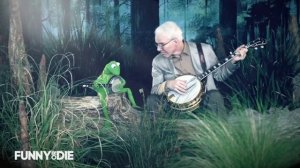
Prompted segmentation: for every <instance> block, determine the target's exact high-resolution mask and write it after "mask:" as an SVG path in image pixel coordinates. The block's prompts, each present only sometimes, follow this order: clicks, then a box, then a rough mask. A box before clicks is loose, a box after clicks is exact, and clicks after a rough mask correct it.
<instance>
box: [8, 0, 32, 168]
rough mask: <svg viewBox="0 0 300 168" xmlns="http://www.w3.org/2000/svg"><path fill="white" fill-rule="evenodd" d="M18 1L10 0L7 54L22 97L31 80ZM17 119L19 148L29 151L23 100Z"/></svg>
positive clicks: (26, 163)
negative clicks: (18, 124)
mask: <svg viewBox="0 0 300 168" xmlns="http://www.w3.org/2000/svg"><path fill="white" fill-rule="evenodd" d="M19 3H20V2H19V0H11V1H10V6H9V7H10V29H9V43H8V55H9V63H10V68H11V72H12V79H13V82H14V84H15V85H16V88H19V94H21V95H20V97H24V96H27V95H29V94H30V92H31V90H30V87H31V86H32V80H31V72H30V68H29V63H28V60H27V56H26V53H25V46H24V39H23V34H22V33H23V31H22V23H21V16H20V5H19ZM19 120H20V129H21V134H20V137H21V146H22V149H21V150H23V151H29V150H30V144H29V139H30V138H29V134H28V128H27V124H28V123H27V120H28V117H27V113H26V111H25V103H24V101H23V100H20V102H19ZM21 165H22V167H23V168H31V167H35V166H34V162H33V161H32V160H27V161H21Z"/></svg>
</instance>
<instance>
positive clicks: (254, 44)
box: [199, 38, 267, 80]
mask: <svg viewBox="0 0 300 168" xmlns="http://www.w3.org/2000/svg"><path fill="white" fill-rule="evenodd" d="M266 44H267V42H266V41H265V40H264V39H262V38H257V39H256V40H253V41H251V42H249V43H248V44H246V47H247V48H254V49H255V50H257V49H258V47H260V48H264V45H266ZM236 54H238V53H233V52H230V57H228V58H225V59H224V61H222V62H219V63H218V64H216V65H214V66H213V67H211V68H209V69H208V70H206V71H205V72H203V73H202V74H200V75H199V78H200V80H203V79H204V78H206V77H207V76H208V75H209V74H211V73H212V72H214V71H215V70H217V69H218V68H220V67H221V66H223V65H225V64H226V63H227V62H229V61H230V60H231V59H232V58H233V57H234V56H235V55H236Z"/></svg>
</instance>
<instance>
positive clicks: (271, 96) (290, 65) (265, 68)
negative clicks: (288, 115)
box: [225, 28, 300, 112]
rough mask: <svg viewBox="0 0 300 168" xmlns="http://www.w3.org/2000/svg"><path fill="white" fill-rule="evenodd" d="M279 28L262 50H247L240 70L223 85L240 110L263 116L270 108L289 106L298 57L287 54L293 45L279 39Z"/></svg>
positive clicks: (287, 40)
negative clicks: (241, 108) (254, 110)
mask: <svg viewBox="0 0 300 168" xmlns="http://www.w3.org/2000/svg"><path fill="white" fill-rule="evenodd" d="M282 32H284V30H282V28H278V31H277V32H274V33H270V34H272V35H273V36H270V37H268V39H266V41H267V44H266V46H265V48H263V49H259V50H257V51H254V50H249V53H248V54H247V57H246V59H245V60H244V61H243V62H241V64H240V65H241V67H240V69H238V70H237V71H236V73H235V74H234V75H232V76H231V77H230V78H229V79H228V80H227V81H226V83H225V84H226V86H227V87H228V88H230V91H229V93H231V94H230V96H231V97H236V98H237V99H238V100H239V101H240V103H242V105H243V106H244V107H251V108H254V109H256V110H258V111H259V112H264V111H266V110H267V109H268V108H270V107H274V106H287V105H289V104H290V103H291V102H292V91H293V84H292V79H293V77H294V76H295V75H296V74H297V73H298V72H299V70H300V69H299V68H297V66H296V65H297V61H295V60H297V58H298V55H299V53H294V52H290V50H291V49H290V48H291V47H292V46H293V45H294V44H293V41H292V40H291V39H290V37H289V36H287V37H285V36H284V37H282V34H283V33H282Z"/></svg>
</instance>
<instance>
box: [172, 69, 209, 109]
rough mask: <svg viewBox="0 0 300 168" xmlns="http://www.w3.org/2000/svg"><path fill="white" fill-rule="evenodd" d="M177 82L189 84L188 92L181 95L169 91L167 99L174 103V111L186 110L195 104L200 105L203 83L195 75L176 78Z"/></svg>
mask: <svg viewBox="0 0 300 168" xmlns="http://www.w3.org/2000/svg"><path fill="white" fill-rule="evenodd" d="M176 80H183V81H186V82H187V92H186V93H184V94H179V93H177V92H176V91H169V92H168V95H167V98H168V100H169V101H170V102H171V103H172V105H171V107H172V108H174V109H180V110H186V109H187V108H188V107H189V106H194V105H195V104H197V105H198V104H199V102H200V100H201V95H202V94H201V93H202V90H203V88H202V87H203V86H202V83H201V81H200V80H198V78H197V77H195V76H193V75H183V76H180V77H178V78H176ZM185 106H187V107H185Z"/></svg>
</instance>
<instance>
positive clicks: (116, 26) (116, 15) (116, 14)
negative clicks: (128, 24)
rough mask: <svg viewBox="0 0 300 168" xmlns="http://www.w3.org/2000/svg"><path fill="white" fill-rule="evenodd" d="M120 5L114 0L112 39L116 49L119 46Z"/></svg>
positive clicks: (117, 0)
mask: <svg viewBox="0 0 300 168" xmlns="http://www.w3.org/2000/svg"><path fill="white" fill-rule="evenodd" d="M119 7H120V3H119V0H114V22H115V23H114V37H115V45H116V47H117V48H119V47H120V46H121V40H120V36H121V34H120V8H119Z"/></svg>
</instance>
